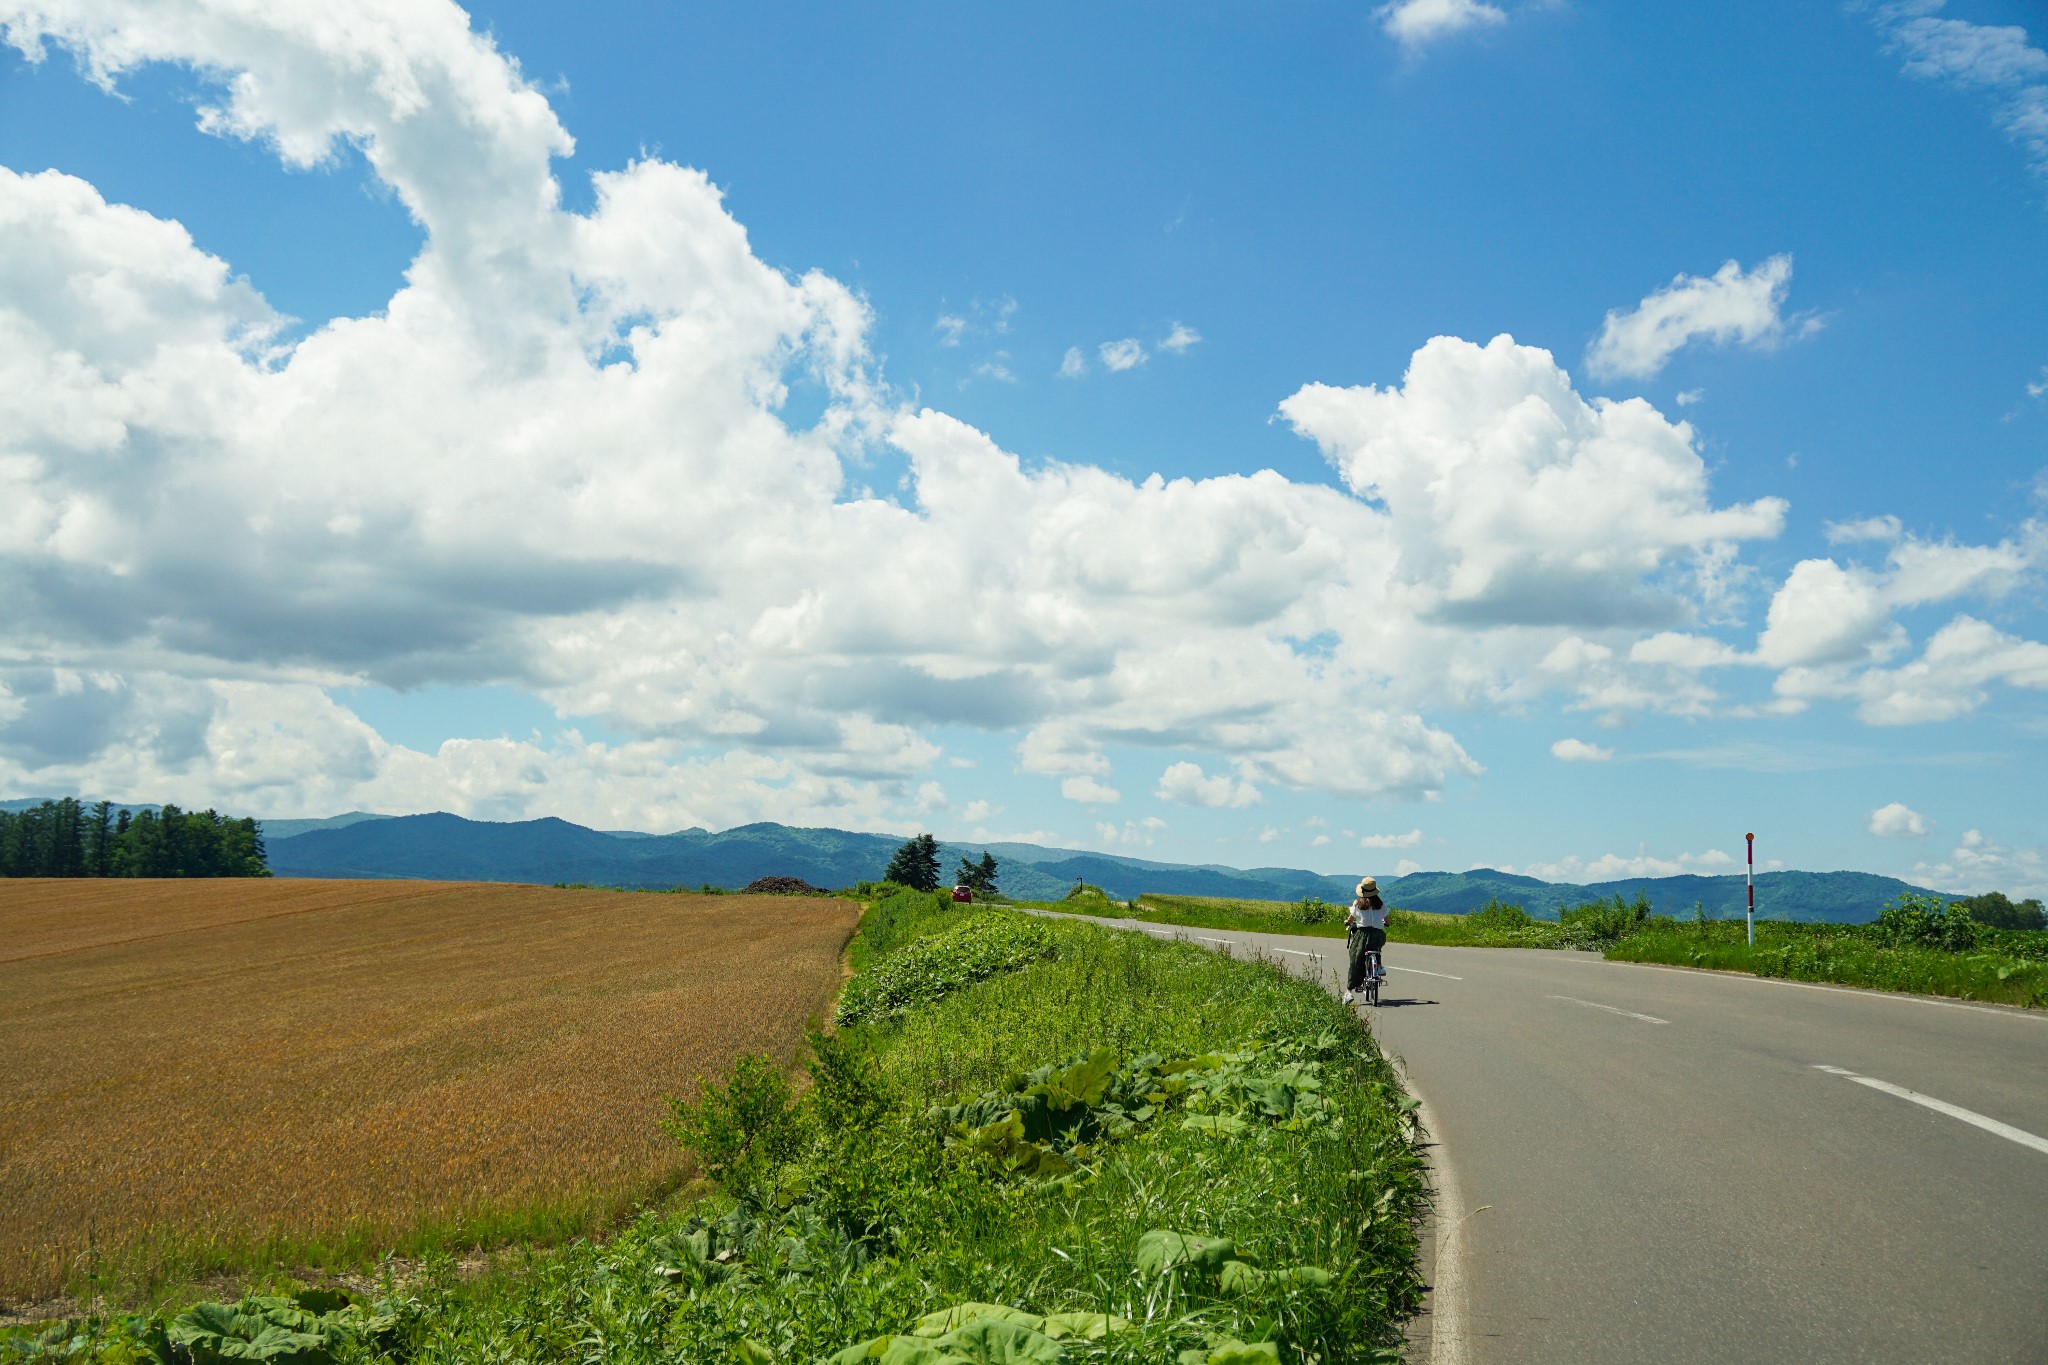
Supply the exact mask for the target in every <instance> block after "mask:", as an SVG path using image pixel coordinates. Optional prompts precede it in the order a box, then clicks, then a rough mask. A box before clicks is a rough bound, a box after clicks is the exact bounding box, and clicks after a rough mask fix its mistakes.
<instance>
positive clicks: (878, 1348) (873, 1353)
mask: <svg viewBox="0 0 2048 1365" xmlns="http://www.w3.org/2000/svg"><path fill="white" fill-rule="evenodd" d="M894 1340H896V1338H895V1337H893V1336H889V1337H876V1338H875V1339H874V1340H872V1341H863V1342H859V1343H857V1344H856V1345H852V1346H848V1347H846V1348H845V1349H843V1350H841V1351H839V1352H838V1353H837V1354H835V1355H834V1356H833V1357H832V1358H831V1361H830V1365H867V1362H868V1361H870V1360H880V1359H881V1358H882V1353H883V1352H885V1351H887V1350H888V1349H889V1343H890V1342H892V1341H894Z"/></svg>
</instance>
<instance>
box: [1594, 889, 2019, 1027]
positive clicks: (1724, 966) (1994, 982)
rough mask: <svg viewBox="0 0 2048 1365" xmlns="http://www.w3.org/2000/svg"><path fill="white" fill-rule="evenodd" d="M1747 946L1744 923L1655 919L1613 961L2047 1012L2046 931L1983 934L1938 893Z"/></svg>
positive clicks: (1614, 952) (1768, 932)
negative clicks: (1874, 914) (1863, 918)
mask: <svg viewBox="0 0 2048 1365" xmlns="http://www.w3.org/2000/svg"><path fill="white" fill-rule="evenodd" d="M1745 939H1746V935H1745V932H1744V928H1743V922H1742V921H1741V920H1709V919H1706V918H1705V917H1703V916H1702V917H1696V918H1695V919H1693V920H1689V921H1688V920H1674V919H1667V918H1653V919H1650V920H1648V921H1646V922H1645V923H1644V924H1642V925H1641V926H1640V927H1638V928H1637V929H1636V930H1635V931H1634V932H1632V933H1630V934H1628V935H1627V936H1626V937H1624V938H1622V939H1620V940H1619V941H1617V942H1616V943H1615V944H1614V945H1613V946H1612V947H1610V948H1609V949H1608V950H1607V956H1608V957H1610V958H1613V959H1615V960H1617V961H1621V962H1656V963H1665V964H1669V965H1673V966H1680V967H1707V968H1715V969H1719V970H1722V971H1737V972H1748V973H1750V974H1752V975H1755V976H1776V977H1783V978H1785V979H1787V980H1792V981H1825V982H1834V983H1838V984H1841V985H1848V986H1867V987H1871V988H1873V989H1877V990H1888V991H1912V992H1916V993H1919V994H1922V995H1945V996H1952V997H1955V998H1957V999H1962V1000H1984V1001H1989V1002H1992V1003H1995V1004H2005V1005H2024V1006H2030V1007H2033V1008H2041V1007H2043V1006H2048V931H2044V930H2040V929H1993V928H1987V927H1985V926H1983V925H1980V924H1976V923H1974V922H1973V921H1972V920H1971V919H1970V917H1969V913H1968V911H1967V910H1966V909H1964V908H1963V907H1962V906H1960V905H1957V904H1954V903H1944V901H1943V899H1942V898H1941V897H1938V896H1929V895H1921V894H1918V893H1914V892H1907V893H1904V894H1902V895H1901V896H1899V898H1898V899H1897V900H1896V901H1894V902H1893V903H1892V904H1891V905H1889V906H1887V907H1886V908H1885V909H1884V910H1883V911H1881V912H1880V913H1879V915H1878V919H1877V922H1876V923H1874V924H1789V923H1785V922H1782V921H1776V920H1759V921H1758V922H1757V926H1756V944H1755V946H1754V947H1752V946H1750V945H1749V944H1748V943H1747V942H1746V941H1745Z"/></svg>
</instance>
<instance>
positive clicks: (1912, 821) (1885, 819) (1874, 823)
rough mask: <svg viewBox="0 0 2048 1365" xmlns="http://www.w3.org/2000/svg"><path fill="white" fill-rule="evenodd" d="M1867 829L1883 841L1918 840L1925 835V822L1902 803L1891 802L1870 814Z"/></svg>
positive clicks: (1917, 812)
mask: <svg viewBox="0 0 2048 1365" xmlns="http://www.w3.org/2000/svg"><path fill="white" fill-rule="evenodd" d="M1868 828H1869V830H1870V832H1871V833H1872V834H1875V835H1877V836H1878V837H1879V838H1883V839H1918V838H1920V837H1921V836H1922V835H1924V834H1926V833H1927V820H1926V817H1924V816H1922V815H1921V814H1920V812H1919V811H1916V810H1914V809H1913V808H1912V807H1911V806H1908V805H1907V804H1906V803H1905V802H1903V801H1893V802H1891V803H1890V804H1888V805H1883V806H1879V807H1878V808H1877V809H1876V810H1874V811H1872V812H1870V819H1869V822H1868Z"/></svg>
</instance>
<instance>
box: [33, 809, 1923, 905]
mask: <svg viewBox="0 0 2048 1365" xmlns="http://www.w3.org/2000/svg"><path fill="white" fill-rule="evenodd" d="M43 799H44V798H42V797H31V798H28V799H25V800H11V801H0V810H7V811H19V810H25V809H27V808H29V807H32V806H35V805H39V804H40V803H41V802H42V800H43ZM114 804H115V805H116V806H122V805H125V806H126V807H127V808H128V809H130V810H135V811H140V810H144V809H152V810H153V809H156V807H155V806H154V805H150V804H148V803H138V802H119V801H117V802H115V803H114ZM263 833H264V838H265V841H266V843H267V844H268V845H269V851H270V866H271V869H272V870H273V871H274V872H276V873H277V875H278V876H280V877H348V878H356V877H361V878H399V877H406V878H420V879H422V880H429V881H479V882H540V883H552V882H585V883H589V884H590V885H593V886H624V887H662V888H666V887H671V886H692V887H694V886H704V885H711V886H722V887H727V888H733V887H741V886H745V885H746V884H747V883H748V882H750V881H753V880H754V879H755V878H756V877H768V876H788V877H801V878H803V879H804V880H805V881H807V882H810V883H812V884H814V885H817V886H829V887H840V886H852V885H853V884H854V883H856V882H861V881H870V880H873V879H875V878H877V877H880V876H881V875H882V869H883V868H884V867H886V866H888V863H889V855H890V854H892V853H894V852H895V851H896V849H897V848H898V847H899V846H900V845H901V844H902V842H903V838H902V836H901V835H895V834H856V833H851V832H849V831H846V830H839V829H797V828H792V827H791V826H788V825H777V824H758V825H741V826H739V827H738V828H736V829H729V830H724V831H722V832H720V833H717V834H714V833H712V832H711V831H709V830H703V829H686V830H680V831H678V832H676V833H674V834H643V833H640V832H638V831H634V830H595V829H586V828H585V827H583V826H582V825H575V824H571V823H569V822H568V821H567V820H556V819H546V820H521V821H516V822H513V823H509V824H501V823H496V822H492V821H488V820H466V819H464V818H463V817H461V816H459V815H445V814H436V815H374V814H371V813H370V812H368V811H350V812H348V813H347V814H346V815H335V816H330V817H328V818H327V819H324V820H265V821H264V822H263ZM940 850H941V853H942V856H943V858H944V862H943V863H942V865H941V866H942V869H943V875H946V876H949V877H950V876H951V875H952V872H953V868H954V866H955V865H956V864H957V862H958V860H959V859H960V858H962V857H967V858H970V859H974V860H977V861H978V860H979V859H980V857H981V855H982V853H983V852H984V851H986V852H989V853H993V854H995V856H996V860H997V861H998V862H999V863H1000V864H1001V865H1002V871H1001V875H1000V877H999V878H998V880H999V882H1000V884H1001V886H1002V888H1003V890H1004V891H1005V892H1007V893H1008V894H1010V895H1012V896H1015V897H1018V898H1019V899H1022V900H1057V899H1059V898H1060V897H1061V896H1064V895H1065V894H1066V893H1067V892H1068V891H1070V890H1072V889H1073V886H1074V883H1075V882H1076V881H1085V882H1087V883H1088V884H1089V885H1091V886H1099V887H1101V888H1102V889H1103V890H1104V891H1107V892H1108V893H1109V894H1110V895H1112V896H1115V897H1117V898H1118V899H1119V900H1128V899H1130V898H1131V897H1133V896H1137V895H1140V894H1142V893H1144V892H1148V891H1149V892H1153V893H1155V894H1158V895H1162V896H1234V897H1237V898H1239V899H1243V900H1300V899H1302V898H1303V897H1305V896H1321V897H1322V898H1323V899H1324V900H1328V901H1345V900H1349V899H1350V898H1351V888H1352V885H1353V883H1354V881H1355V878H1354V877H1350V876H1329V875H1326V874H1324V873H1320V872H1308V871H1305V870H1303V869H1301V868H1292V867H1253V868H1237V867H1225V866H1222V865H1220V864H1200V865H1190V864H1187V863H1159V862H1151V861H1149V860H1147V859H1144V858H1125V857H1119V856H1118V855H1116V854H1112V853H1088V852H1083V851H1080V850H1076V849H1065V848H1046V847H1043V846H1041V845H1039V844H1011V843H996V844H978V843H977V844H970V843H959V842H947V843H941V844H940ZM1925 889H1926V888H1924V887H1918V886H1914V885H1912V884H1910V883H1908V882H1902V881H1900V880H1898V879H1897V878H1896V877H1880V876H1877V875H1875V874H1873V873H1869V872H1765V873H1762V874H1760V875H1759V876H1758V877H1757V879H1756V908H1757V913H1758V914H1759V915H1761V916H1765V917H1767V918H1771V919H1792V920H1823V921H1828V922H1831V923H1837V924H1857V923H1862V922H1864V921H1867V920H1872V919H1875V918H1877V912H1878V911H1879V910H1880V909H1881V908H1883V906H1884V905H1885V904H1886V903H1887V902H1889V901H1891V900H1892V899H1893V898H1894V897H1896V896H1897V895H1898V894H1899V893H1900V892H1902V891H1922V890H1925ZM1380 890H1381V893H1382V894H1383V895H1384V896H1385V897H1386V899H1387V903H1388V904H1390V905H1396V906H1400V907H1402V908H1403V909H1407V910H1426V911H1433V912H1436V913H1441V914H1454V915H1455V914H1464V913H1465V912H1467V911H1469V910H1473V909H1476V908H1478V907H1479V906H1481V905H1484V904H1485V903H1486V902H1487V900H1489V899H1491V898H1496V897H1497V898H1498V899H1500V900H1503V901H1508V902H1511V903H1513V904H1516V905H1520V906H1521V907H1522V908H1523V909H1524V910H1526V911H1528V912H1529V913H1530V914H1532V915H1535V916H1537V917H1538V918H1540V919H1556V918H1557V913H1558V911H1559V910H1560V909H1562V908H1563V907H1566V906H1571V905H1578V904H1581V903H1583V902H1585V901H1589V900H1596V899H1606V898H1607V897H1610V896H1616V895H1620V896H1625V897H1627V898H1629V899H1634V897H1635V896H1636V894H1637V893H1638V892H1640V893H1642V894H1643V895H1646V896H1648V897H1649V898H1650V904H1651V905H1652V906H1654V907H1655V908H1656V910H1657V912H1658V913H1659V914H1665V915H1681V916H1689V915H1691V914H1692V913H1693V908H1694V906H1696V905H1697V906H1699V907H1701V908H1703V909H1705V910H1706V912H1707V913H1708V914H1709V915H1712V916H1715V917H1717V918H1725V917H1740V915H1741V914H1742V907H1743V887H1742V878H1741V877H1740V876H1723V877H1695V876H1682V877H1629V878H1624V879H1623V880H1621V881H1612V882H1595V883H1592V884H1590V885H1580V884H1576V883H1572V882H1546V881H1542V880H1539V879H1538V878H1535V877H1524V876H1520V875H1518V874H1516V873H1512V872H1497V871H1494V870H1493V869H1491V868H1483V867H1482V868H1475V869H1473V870H1472V871H1470V872H1416V873H1411V874H1410V875H1408V876H1405V877H1381V878H1380Z"/></svg>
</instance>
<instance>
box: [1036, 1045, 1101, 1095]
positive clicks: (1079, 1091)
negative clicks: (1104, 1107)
mask: <svg viewBox="0 0 2048 1365" xmlns="http://www.w3.org/2000/svg"><path fill="white" fill-rule="evenodd" d="M1115 1072H1116V1052H1115V1050H1114V1049H1112V1048H1107V1047H1099V1048H1097V1049H1095V1051H1094V1052H1092V1053H1090V1054H1089V1055H1088V1056H1087V1058H1086V1059H1085V1060H1083V1061H1079V1062H1076V1063H1074V1064H1073V1065H1072V1066H1070V1067H1067V1068H1066V1069H1065V1070H1063V1071H1056V1072H1054V1073H1053V1074H1052V1075H1051V1076H1048V1077H1047V1078H1046V1080H1045V1087H1044V1089H1045V1097H1046V1098H1047V1099H1048V1100H1050V1101H1052V1102H1053V1107H1054V1108H1057V1109H1071V1108H1073V1107H1074V1106H1075V1105H1077V1104H1094V1103H1096V1102H1097V1101H1099V1100H1100V1099H1101V1098H1102V1092H1103V1091H1104V1090H1105V1089H1107V1088H1108V1086H1109V1078H1110V1077H1111V1076H1112V1075H1114V1074H1115Z"/></svg>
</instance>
